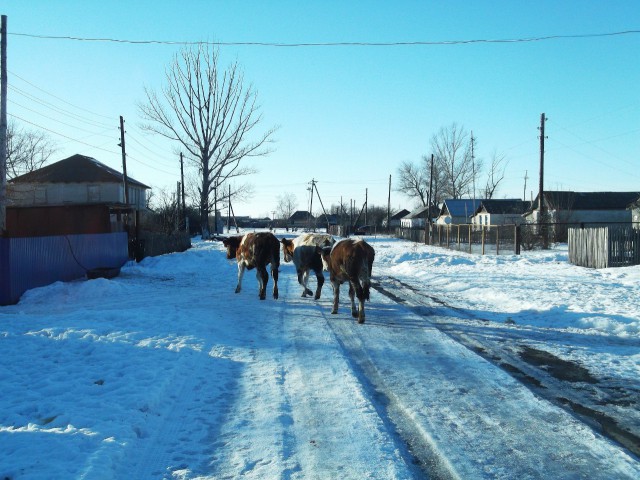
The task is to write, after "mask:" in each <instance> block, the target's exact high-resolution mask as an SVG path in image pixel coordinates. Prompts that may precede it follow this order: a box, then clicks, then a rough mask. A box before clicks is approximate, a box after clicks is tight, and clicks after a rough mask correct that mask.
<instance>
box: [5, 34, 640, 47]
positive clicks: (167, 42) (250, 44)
mask: <svg viewBox="0 0 640 480" xmlns="http://www.w3.org/2000/svg"><path fill="white" fill-rule="evenodd" d="M638 33H640V30H623V31H618V32H605V33H586V34H574V35H545V36H539V37H526V38H506V39H471V40H435V41H423V40H418V41H402V42H299V43H284V42H214V41H179V40H127V39H118V38H89V37H74V36H66V35H61V36H57V35H35V34H30V33H8V34H9V35H14V36H20V37H29V38H36V39H41V40H73V41H80V42H107V43H126V44H133V45H212V46H223V47H227V46H248V47H411V46H440V45H469V44H478V43H530V42H542V41H549V40H562V39H584V38H601V37H614V36H621V35H634V34H638Z"/></svg>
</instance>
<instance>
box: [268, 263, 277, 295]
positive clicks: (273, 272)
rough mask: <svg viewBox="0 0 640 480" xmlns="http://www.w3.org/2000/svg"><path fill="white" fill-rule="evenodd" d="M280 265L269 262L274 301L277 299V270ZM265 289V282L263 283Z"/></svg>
mask: <svg viewBox="0 0 640 480" xmlns="http://www.w3.org/2000/svg"><path fill="white" fill-rule="evenodd" d="M279 267H280V264H276V263H274V262H271V277H272V278H273V298H274V300H277V299H278V268H279ZM265 288H266V282H265Z"/></svg>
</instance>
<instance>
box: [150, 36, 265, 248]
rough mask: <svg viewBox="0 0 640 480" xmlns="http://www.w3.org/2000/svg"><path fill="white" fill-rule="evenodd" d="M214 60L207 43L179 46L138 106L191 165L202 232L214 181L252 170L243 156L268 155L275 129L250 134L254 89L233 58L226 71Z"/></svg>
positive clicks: (255, 121)
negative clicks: (157, 85)
mask: <svg viewBox="0 0 640 480" xmlns="http://www.w3.org/2000/svg"><path fill="white" fill-rule="evenodd" d="M218 62H219V58H218V50H217V49H215V48H211V47H209V46H208V45H206V44H199V45H198V46H196V47H186V48H184V49H183V50H181V52H180V53H179V54H176V55H175V57H174V59H173V62H172V63H171V65H170V66H169V67H168V68H167V69H166V70H165V75H166V78H165V80H166V84H165V86H164V87H163V89H162V92H161V95H160V96H158V94H157V93H156V92H155V91H152V90H150V89H148V88H145V94H146V103H144V104H140V105H139V106H138V107H139V109H140V112H141V114H142V116H143V118H144V119H145V120H147V121H148V122H149V123H147V124H145V125H143V128H144V129H146V130H148V131H151V132H154V133H157V134H160V135H162V136H164V137H166V138H168V139H170V140H175V141H177V142H179V143H180V144H181V146H182V147H183V148H184V149H186V151H187V152H188V158H190V159H191V160H192V161H194V162H195V164H196V167H197V169H198V172H199V182H198V187H197V188H198V195H199V204H200V223H201V226H202V235H203V237H208V236H209V227H208V217H209V209H210V205H211V194H212V193H213V190H214V188H216V184H217V185H218V186H220V185H222V184H225V183H227V182H230V181H231V180H232V179H234V178H238V177H242V176H245V175H248V174H250V173H254V170H253V169H252V168H249V167H246V166H244V164H241V162H242V160H244V159H246V158H249V157H258V156H264V155H266V154H268V153H269V152H270V149H269V148H267V146H268V144H269V143H271V142H272V135H273V133H274V132H275V128H271V129H269V130H267V131H266V132H264V133H261V134H258V135H257V137H256V138H254V139H252V138H250V137H251V135H252V134H254V131H255V130H256V128H257V127H258V125H259V124H260V122H261V121H262V115H261V114H260V112H259V106H258V105H257V103H256V102H257V92H256V91H255V90H254V89H253V87H252V86H251V85H249V86H245V83H244V75H243V73H242V72H241V70H240V67H239V65H238V63H237V62H234V63H232V64H230V65H229V66H228V67H227V68H226V69H225V70H223V69H221V68H220V66H219V64H218Z"/></svg>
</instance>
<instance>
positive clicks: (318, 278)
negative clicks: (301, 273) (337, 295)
mask: <svg viewBox="0 0 640 480" xmlns="http://www.w3.org/2000/svg"><path fill="white" fill-rule="evenodd" d="M315 274H316V281H317V282H318V285H317V286H316V294H315V296H314V297H313V298H314V299H315V300H318V299H319V298H320V292H321V291H322V285H324V275H323V274H322V268H318V269H316V271H315Z"/></svg>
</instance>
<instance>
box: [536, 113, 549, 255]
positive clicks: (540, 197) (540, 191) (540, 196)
mask: <svg viewBox="0 0 640 480" xmlns="http://www.w3.org/2000/svg"><path fill="white" fill-rule="evenodd" d="M546 120H547V118H546V117H545V115H544V113H543V114H541V115H540V127H539V129H540V188H539V189H538V224H539V226H540V233H541V234H542V242H543V246H544V248H545V249H546V248H548V247H549V245H548V239H547V232H546V230H547V229H546V227H545V225H544V222H545V213H546V212H545V204H544V139H545V138H546V137H545V136H544V122H545V121H546Z"/></svg>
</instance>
